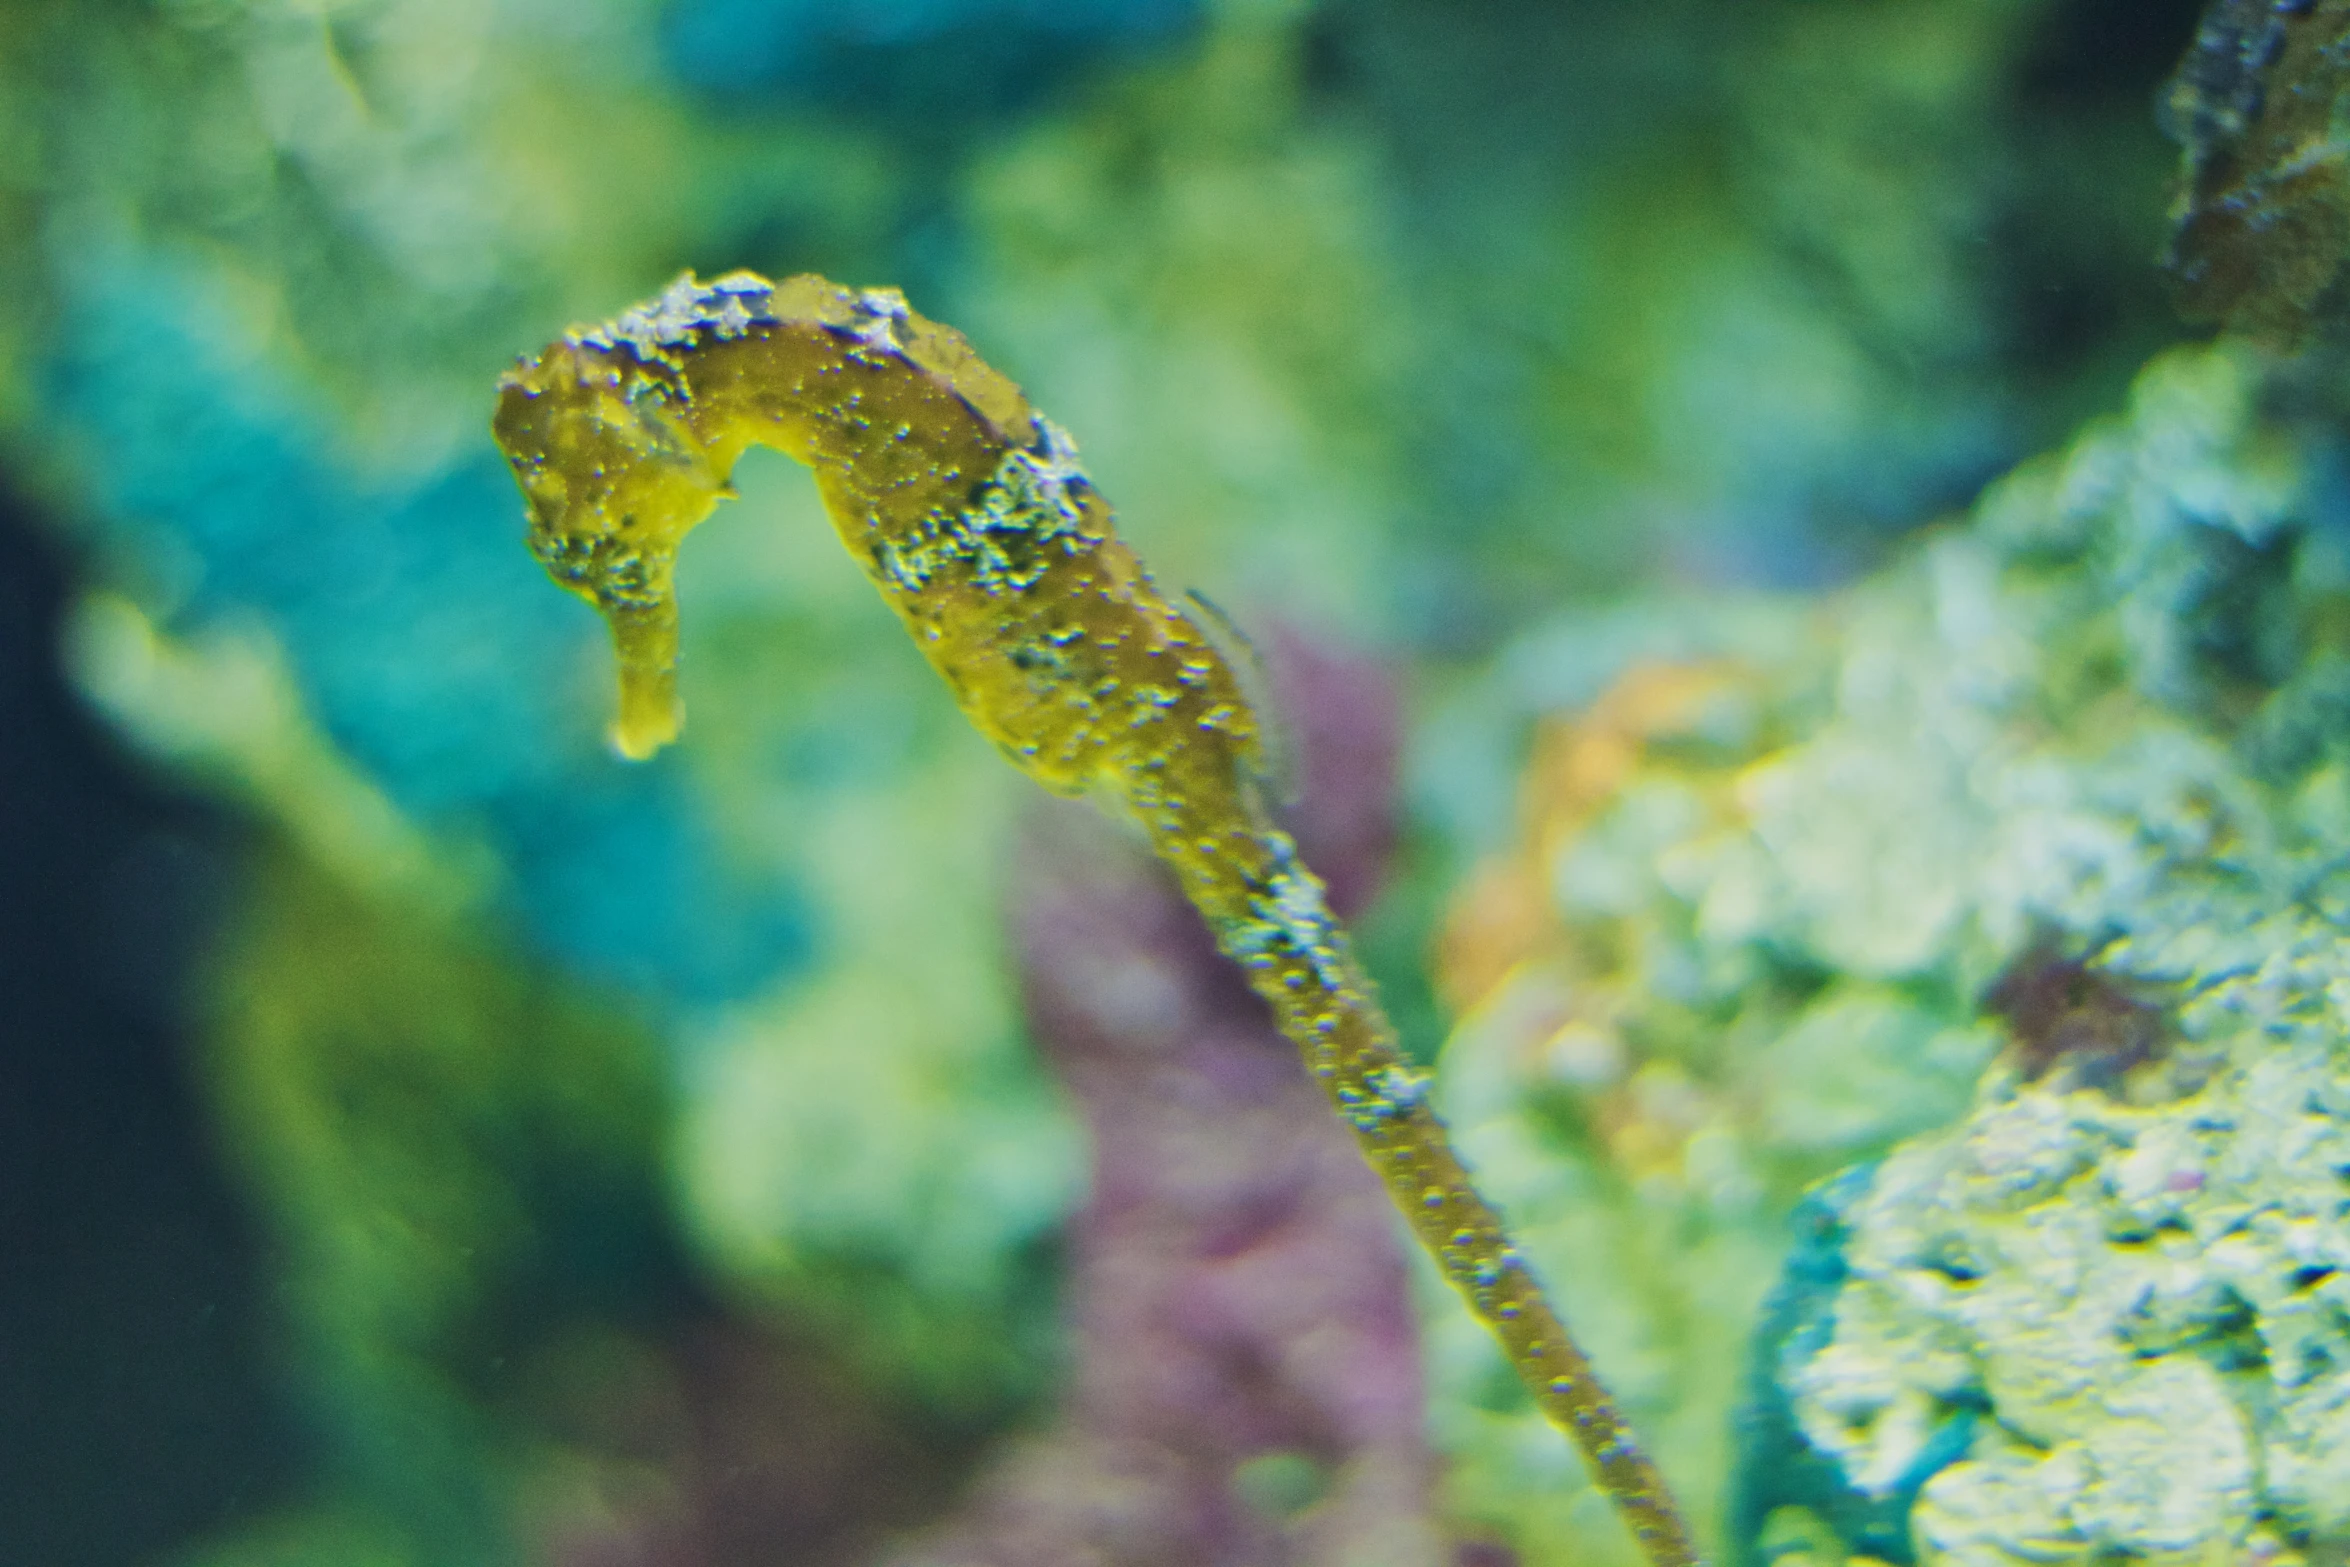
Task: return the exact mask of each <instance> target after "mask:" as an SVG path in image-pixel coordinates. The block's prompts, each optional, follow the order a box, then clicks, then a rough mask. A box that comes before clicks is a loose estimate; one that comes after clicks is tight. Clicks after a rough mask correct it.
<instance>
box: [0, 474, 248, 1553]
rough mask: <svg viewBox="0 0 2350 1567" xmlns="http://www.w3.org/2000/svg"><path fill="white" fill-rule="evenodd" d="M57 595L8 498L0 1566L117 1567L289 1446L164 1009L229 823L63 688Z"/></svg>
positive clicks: (1, 811) (2, 514) (211, 902)
mask: <svg viewBox="0 0 2350 1567" xmlns="http://www.w3.org/2000/svg"><path fill="white" fill-rule="evenodd" d="M65 601H66V572H65V566H64V563H63V561H62V560H61V559H60V558H59V552H58V551H57V549H56V548H55V546H54V542H53V540H52V539H51V538H49V537H48V536H46V535H45V534H43V533H42V532H40V531H39V530H38V529H37V528H35V527H34V526H33V523H32V520H31V518H30V517H29V516H27V514H26V511H25V508H24V506H23V504H22V503H21V502H19V501H17V500H16V499H15V498H13V497H12V496H11V495H9V494H7V493H6V491H5V488H4V487H0V1412H4V1413H0V1521H4V1522H0V1530H4V1531H5V1544H4V1546H0V1556H5V1557H6V1559H7V1560H9V1561H11V1562H23V1563H27V1564H32V1563H39V1564H41V1567H114V1564H117V1563H121V1564H129V1563H134V1562H139V1561H143V1560H145V1559H147V1558H148V1557H150V1556H151V1555H152V1554H153V1553H155V1552H157V1551H160V1550H163V1549H166V1548H168V1547H170V1546H172V1545H175V1544H178V1543H181V1542H183V1541H185V1540H186V1539H187V1538H188V1537H189V1536H190V1535H191V1534H196V1533H199V1532H208V1531H210V1530H213V1529H216V1528H219V1527H221V1526H222V1525H224V1524H227V1523H230V1522H232V1521H233V1520H235V1519H238V1518H241V1517H243V1516H245V1515H247V1514H249V1513H251V1512H253V1511H256V1510H258V1509H260V1508H262V1507H265V1506H267V1505H269V1504H271V1503H272V1502H274V1501H276V1500H277V1499H278V1497H279V1495H280V1493H281V1492H282V1490H283V1489H284V1488H285V1487H286V1486H287V1484H288V1482H289V1480H290V1478H291V1476H292V1474H293V1468H294V1452H295V1444H294V1438H293V1433H292V1432H291V1430H290V1429H289V1425H288V1422H287V1421H286V1420H285V1418H284V1417H283V1415H282V1413H281V1412H280V1410H279V1408H278V1406H277V1404H276V1401H275V1399H274V1396H273V1390H272V1388H271V1387H270V1385H269V1384H270V1374H269V1372H268V1370H267V1369H266V1367H265V1363H264V1359H263V1356H262V1354H261V1351H260V1343H261V1334H260V1332H259V1327H258V1325H259V1320H260V1314H261V1312H260V1308H261V1299H260V1296H261V1287H260V1283H259V1280H260V1265H259V1257H258V1248H257V1246H256V1243H255V1240H254V1238H253V1236H252V1234H251V1233H250V1231H249V1229H248V1226H247V1223H246V1220H245V1218H244V1215H243V1214H242V1213H241V1212H240V1210H239V1207H238V1204H237V1201H236V1199H235V1197H234V1196H233V1194H232V1192H231V1190H230V1188H229V1185H228V1182H227V1180H226V1177H225V1175H224V1173H223V1171H222V1170H221V1168H220V1167H219V1164H218V1161H217V1159H216V1158H215V1156H214V1153H213V1151H212V1149H211V1148H210V1147H209V1146H208V1142H207V1136H206V1132H205V1128H204V1118H203V1115H202V1113H201V1111H200V1108H199V1106H198V1105H197V1103H196V1102H195V1096H194V1094H193V1093H192V1092H191V1088H190V1084H189V1081H188V1076H187V1069H186V1062H185V1046H186V1041H185V1039H184V1037H183V1029H182V1026H181V1024H180V1022H179V1019H178V1016H177V1014H178V996H179V993H180V989H181V984H182V980H183V978H184V976H185V974H186V971H187V968H188V966H189V964H190V962H191V961H192V959H193V957H194V955H195V953H196V949H197V948H198V947H199V946H200V945H201V938H202V935H203V932H204V930H205V928H206V926H207V924H208V922H209V920H210V918H211V915H212V913H213V911H214V910H215V909H216V908H217V906H218V904H219V901H220V899H219V893H220V891H221V889H222V884H223V882H224V879H225V876H226V874H227V868H228V867H229V865H230V864H231V861H232V857H233V854H234V848H235V838H236V828H235V825H234V823H232V822H231V821H229V820H227V819H226V818H224V817H223V816H222V815H221V814H220V813H218V812H217V811H214V810H212V809H209V808H206V807H205V806H203V805H201V804H199V803H197V802H194V801H191V800H189V799H187V798H185V797H183V796H177V795H173V794H170V793H168V792H166V791H164V790H163V789H161V788H159V787H157V786H156V785H155V784H154V783H153V782H151V781H149V780H148V779H146V778H145V777H143V776H142V775H141V774H140V773H139V772H138V771H137V770H136V768H135V767H134V766H133V765H132V764H131V763H130V762H129V760H128V759H126V758H125V757H123V756H122V755H121V754H119V752H118V751H117V750H116V749H115V748H114V747H113V746H112V745H111V744H110V743H109V742H108V741H107V739H106V738H105V736H104V735H103V734H102V733H101V732H100V731H99V729H98V727H97V726H96V725H95V724H94V723H93V721H92V720H91V718H90V717H89V716H88V715H87V714H86V713H85V712H84V711H83V710H82V708H81V707H80V705H79V704H78V702H77V701H76V700H75V698H74V697H73V696H72V695H71V694H70V693H69V692H68V691H67V689H66V688H65V685H64V683H63V680H62V678H61V676H60V672H59V669H58V661H57V645H58V627H59V619H60V616H61V613H62V611H63V609H64V605H65Z"/></svg>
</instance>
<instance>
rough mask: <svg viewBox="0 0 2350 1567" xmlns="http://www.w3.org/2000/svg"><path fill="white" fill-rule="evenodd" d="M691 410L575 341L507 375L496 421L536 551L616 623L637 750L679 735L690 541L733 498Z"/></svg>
mask: <svg viewBox="0 0 2350 1567" xmlns="http://www.w3.org/2000/svg"><path fill="white" fill-rule="evenodd" d="M687 407H688V404H687V401H686V399H685V396H684V393H683V391H682V389H681V388H680V387H678V386H677V385H676V384H675V383H674V382H673V381H672V380H671V379H670V378H669V377H668V376H667V375H666V374H665V373H664V372H663V370H662V368H661V367H659V366H657V365H646V364H644V363H643V362H642V361H640V360H638V359H637V358H635V357H634V356H633V355H631V354H628V353H625V352H615V351H612V350H608V349H603V348H599V347H596V346H594V345H588V344H582V343H579V342H576V341H573V340H565V341H563V342H559V343H557V344H555V345H554V346H553V347H551V348H549V349H548V350H547V351H546V352H545V353H544V354H542V355H540V356H539V357H537V358H536V359H526V360H524V361H523V362H522V363H521V364H519V365H517V366H516V367H515V368H514V369H513V370H512V371H510V372H509V373H508V374H507V375H506V377H505V379H504V380H503V381H502V382H501V383H500V386H499V397H498V411H497V414H496V416H495V417H494V418H493V419H492V421H491V428H492V430H493V432H494V433H495V434H496V436H497V441H498V445H499V447H500V448H501V449H502V450H503V451H504V452H505V454H506V460H507V462H508V463H509V464H511V465H512V467H513V469H514V477H515V479H516V481H517V482H518V483H519V484H520V485H521V487H522V493H523V497H524V500H525V501H526V502H527V504H528V507H529V511H530V546H531V551H532V553H534V554H535V555H537V556H538V558H539V561H540V563H541V564H543V565H544V566H545V567H546V568H547V571H548V574H549V575H551V576H553V577H554V579H555V580H556V581H557V582H559V583H561V584H562V585H563V586H565V587H567V588H569V589H570V590H571V591H572V592H574V593H577V594H579V595H580V596H581V597H582V598H585V599H586V600H588V602H590V603H592V604H594V605H595V606H596V608H597V609H599V610H600V611H602V612H603V615H604V618H605V620H606V621H607V622H608V623H609V624H610V626H611V630H612V641H613V647H614V650H615V651H616V652H617V653H618V655H619V661H620V688H621V693H620V694H621V702H620V716H619V718H618V720H617V722H616V723H615V724H614V726H613V731H612V734H613V740H614V743H615V744H617V745H618V746H619V747H620V749H621V750H622V751H623V752H625V753H627V754H628V755H631V756H645V755H650V754H651V753H652V752H653V751H655V750H657V749H659V748H660V747H661V746H662V745H664V744H666V743H668V741H670V740H671V739H673V738H675V737H676V734H677V729H678V724H679V721H680V714H679V711H678V705H677V695H676V668H677V601H676V596H675V588H674V567H675V563H676V558H677V547H678V544H679V543H680V541H682V540H683V539H684V537H685V535H686V533H687V532H688V531H689V530H691V529H692V528H693V527H694V525H695V524H696V523H699V522H700V521H701V520H702V519H703V518H705V517H707V516H709V515H710V512H711V509H712V508H713V507H715V506H716V505H717V503H718V501H719V499H720V498H721V497H722V496H724V495H725V494H726V493H727V491H726V484H725V480H724V479H723V478H722V477H721V476H720V475H719V473H718V472H717V471H716V469H715V467H714V466H713V464H712V461H711V458H710V454H709V451H708V449H707V448H706V447H705V446H704V445H703V443H702V441H701V440H700V438H699V437H698V436H697V435H696V434H695V432H694V430H693V428H692V425H691V423H690V421H689V420H688V418H687V416H686V409H687Z"/></svg>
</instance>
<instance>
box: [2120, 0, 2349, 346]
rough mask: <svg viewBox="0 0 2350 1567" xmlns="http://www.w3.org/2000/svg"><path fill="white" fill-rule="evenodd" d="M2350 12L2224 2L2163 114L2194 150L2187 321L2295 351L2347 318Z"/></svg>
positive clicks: (2186, 212)
mask: <svg viewBox="0 0 2350 1567" xmlns="http://www.w3.org/2000/svg"><path fill="white" fill-rule="evenodd" d="M2345 91H2350V6H2344V5H2341V4H2339V3H2338V0H2297V3H2294V4H2290V5H2266V4H2261V3H2259V0H2214V3H2213V5H2212V7H2211V9H2210V11H2209V12H2208V13H2207V14H2206V15H2205V17H2204V19H2203V25H2202V27H2201V28H2200V29H2199V30H2198V31H2197V33H2196V35H2195V43H2194V46H2193V47H2192V48H2191V49H2189V50H2188V52H2187V57H2186V59H2185V60H2184V61H2183V62H2181V64H2180V67H2179V74H2178V77H2177V79H2176V80H2175V81H2174V82H2173V83H2172V84H2171V87H2170V90H2169V92H2168V93H2167V94H2166V96H2165V97H2164V100H2163V104H2162V109H2163V124H2164V126H2165V128H2166V129H2168V130H2169V131H2170V133H2171V135H2172V136H2174V137H2175V138H2177V140H2178V141H2179V142H2180V143H2181V145H2182V146H2183V147H2184V148H2185V157H2184V168H2183V170H2182V172H2181V174H2180V178H2179V191H2178V198H2177V201H2176V202H2175V203H2174V206H2173V210H2172V214H2171V221H2172V232H2171V243H2170V253H2169V255H2168V257H2167V258H2166V259H2167V261H2168V264H2169V267H2170V270H2171V274H2172V276H2173V277H2174V278H2175V279H2176V280H2177V282H2178V285H2179V293H2180V303H2181V304H2182V306H2183V307H2184V308H2185V310H2186V311H2187V313H2188V314H2189V315H2190V316H2192V317H2194V318H2196V319H2198V320H2204V321H2216V322H2219V323H2221V324H2222V325H2224V326H2227V327H2230V328H2233V329H2235V330H2238V331H2249V332H2254V333H2258V334H2260V335H2262V336H2265V337H2268V338H2270V339H2273V340H2276V341H2279V342H2282V343H2285V344H2287V345H2291V344H2294V343H2297V342H2298V341H2300V340H2301V339H2302V338H2304V337H2306V336H2307V335H2308V333H2309V332H2310V330H2311V329H2312V328H2313V327H2314V326H2315V325H2316V324H2317V322H2318V321H2319V320H2320V319H2321V318H2324V317H2331V316H2338V315H2339V314H2340V310H2341V299H2340V287H2339V280H2340V277H2341V271H2342V257H2343V254H2344V252H2345V251H2350V143H2345V141H2344V140H2343V136H2342V131H2341V125H2340V121H2341V114H2342V100H2343V95H2344V93H2345Z"/></svg>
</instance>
